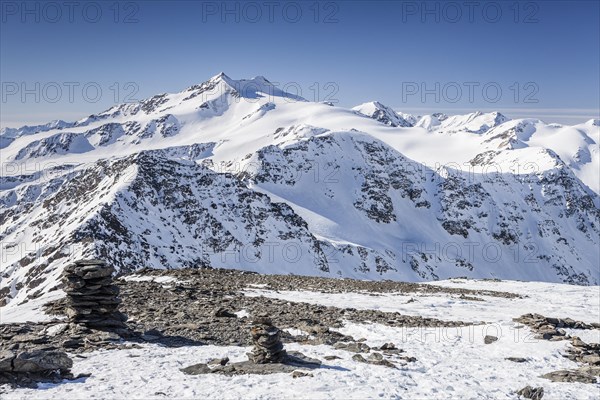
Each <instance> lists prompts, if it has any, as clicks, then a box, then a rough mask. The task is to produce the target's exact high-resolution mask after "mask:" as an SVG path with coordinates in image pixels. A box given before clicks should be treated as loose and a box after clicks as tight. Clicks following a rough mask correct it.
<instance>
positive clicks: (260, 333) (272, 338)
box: [248, 316, 287, 364]
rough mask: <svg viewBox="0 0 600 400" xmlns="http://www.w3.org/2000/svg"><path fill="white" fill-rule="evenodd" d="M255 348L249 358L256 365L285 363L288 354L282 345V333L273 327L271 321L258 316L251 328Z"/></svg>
mask: <svg viewBox="0 0 600 400" xmlns="http://www.w3.org/2000/svg"><path fill="white" fill-rule="evenodd" d="M250 334H251V336H252V344H253V345H254V348H253V349H252V352H251V353H248V358H249V359H250V361H252V362H253V363H255V364H268V363H283V362H284V361H285V360H286V359H287V353H286V351H285V350H284V348H283V343H281V331H280V330H279V329H278V328H277V327H275V326H273V324H272V322H271V319H270V318H268V317H266V316H258V317H256V318H254V319H253V321H252V326H251V328H250Z"/></svg>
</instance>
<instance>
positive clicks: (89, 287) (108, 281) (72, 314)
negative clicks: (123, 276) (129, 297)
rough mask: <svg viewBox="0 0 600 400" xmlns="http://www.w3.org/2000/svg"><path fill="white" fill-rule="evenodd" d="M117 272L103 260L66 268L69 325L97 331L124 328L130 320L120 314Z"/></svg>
mask: <svg viewBox="0 0 600 400" xmlns="http://www.w3.org/2000/svg"><path fill="white" fill-rule="evenodd" d="M114 271H115V269H114V268H113V267H112V266H108V265H106V263H105V262H104V261H101V260H82V261H76V262H75V263H73V264H70V265H68V266H67V267H65V271H64V275H63V283H64V286H65V287H64V290H65V292H66V293H67V307H66V313H67V316H68V317H69V320H70V322H73V323H76V324H83V325H85V326H87V327H89V328H94V329H102V330H105V329H119V328H125V327H126V325H125V321H126V320H127V317H126V316H125V315H124V314H122V313H121V312H119V311H118V307H119V304H120V303H121V300H120V299H119V298H118V295H119V288H118V287H117V286H116V285H113V280H112V273H113V272H114Z"/></svg>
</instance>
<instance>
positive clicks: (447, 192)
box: [0, 74, 600, 304]
mask: <svg viewBox="0 0 600 400" xmlns="http://www.w3.org/2000/svg"><path fill="white" fill-rule="evenodd" d="M413 125H414V126H413ZM599 130H600V127H599V123H598V121H597V120H591V121H588V122H586V123H582V124H579V125H575V126H562V125H557V124H546V123H544V122H542V121H539V120H532V119H520V120H509V119H508V118H507V117H505V116H504V115H502V114H500V113H481V112H477V113H473V114H468V115H463V116H445V115H442V114H432V115H429V116H423V117H420V118H419V119H418V120H417V118H416V117H412V118H411V116H408V115H406V114H400V113H397V112H394V111H393V110H392V109H391V108H389V107H386V106H384V105H382V104H380V103H377V102H374V103H366V104H363V105H361V106H358V107H356V108H354V109H347V108H342V107H335V106H334V107H332V106H331V105H328V104H323V103H315V102H309V101H306V100H304V99H302V98H300V97H298V96H295V95H292V94H289V93H286V92H283V91H281V90H280V89H278V88H276V87H275V86H274V85H273V84H271V83H270V82H269V81H268V80H267V79H266V78H264V77H257V78H254V79H249V80H233V79H231V78H230V77H228V76H227V75H225V74H219V75H217V76H215V77H213V78H211V79H210V80H208V81H206V82H204V83H202V84H199V85H194V86H191V87H189V88H188V89H186V90H184V91H182V92H180V93H174V94H160V95H156V96H153V97H151V98H149V99H146V100H143V101H141V102H139V103H133V104H122V105H117V106H115V107H112V108H110V109H108V110H106V111H104V112H101V113H99V114H94V115H91V116H89V117H86V118H84V119H82V120H80V121H77V122H74V123H65V122H60V123H50V124H47V125H41V126H39V127H35V128H32V127H27V128H20V129H7V130H4V131H2V135H1V136H0V137H1V138H4V139H6V141H5V142H3V143H4V145H5V147H4V148H3V149H2V161H3V165H2V176H1V180H0V218H1V219H2V227H1V229H0V241H1V242H2V244H3V249H2V252H3V256H2V261H1V263H2V264H1V268H0V273H1V274H2V282H1V284H0V285H1V286H0V304H3V303H4V304H5V303H8V302H14V301H16V302H21V301H23V300H25V299H26V298H33V297H36V296H40V295H42V294H44V293H46V292H48V291H51V290H53V289H54V288H55V287H56V286H57V282H58V279H59V276H60V273H61V271H62V267H63V266H64V265H66V264H67V263H68V262H70V260H72V259H77V258H81V257H100V258H103V259H106V260H107V261H109V262H110V263H112V264H113V265H115V267H116V268H117V269H118V270H120V271H133V270H137V269H140V268H143V267H150V268H179V267H186V266H201V265H212V266H216V267H225V268H242V269H248V270H255V271H259V272H264V273H270V272H272V273H293V274H307V275H324V276H342V277H355V278H364V279H402V280H411V281H415V280H431V279H443V278H449V277H455V276H468V277H498V278H504V279H523V280H541V281H550V282H568V283H577V284H598V283H599V282H600V271H599V270H598V261H599V260H598V248H599V246H600V239H599V235H600V197H599V195H598V193H599V191H600V184H599V183H598V170H599V167H600V163H599V153H598V143H599V142H600V131H599Z"/></svg>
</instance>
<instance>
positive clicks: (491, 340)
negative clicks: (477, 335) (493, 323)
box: [483, 335, 498, 344]
mask: <svg viewBox="0 0 600 400" xmlns="http://www.w3.org/2000/svg"><path fill="white" fill-rule="evenodd" d="M497 340H498V338H497V337H496V336H492V335H485V337H484V338H483V343H485V344H491V343H494V342H495V341H497Z"/></svg>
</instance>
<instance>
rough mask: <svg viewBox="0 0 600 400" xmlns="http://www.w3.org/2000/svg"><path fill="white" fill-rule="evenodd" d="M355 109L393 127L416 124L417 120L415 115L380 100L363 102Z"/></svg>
mask: <svg viewBox="0 0 600 400" xmlns="http://www.w3.org/2000/svg"><path fill="white" fill-rule="evenodd" d="M353 110H354V111H356V112H358V113H360V114H362V115H365V116H367V117H369V118H373V119H375V120H377V121H379V122H382V123H384V124H386V125H389V126H392V127H397V126H401V127H409V126H414V125H415V123H416V122H417V118H416V117H415V116H413V115H410V114H404V113H401V112H396V111H394V110H393V109H392V108H390V107H388V106H385V105H383V104H381V103H380V102H378V101H371V102H369V103H363V104H361V105H359V106H356V107H354V108H353Z"/></svg>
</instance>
